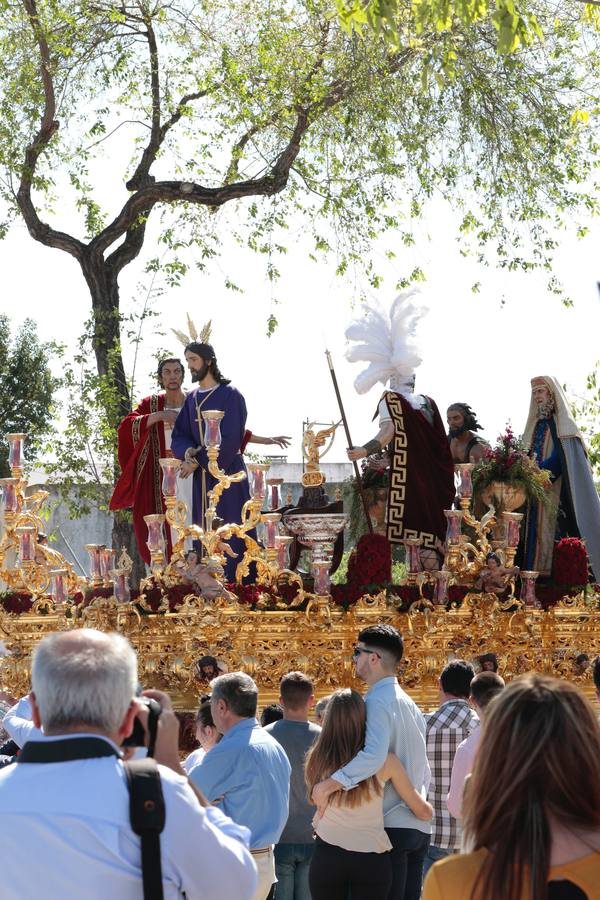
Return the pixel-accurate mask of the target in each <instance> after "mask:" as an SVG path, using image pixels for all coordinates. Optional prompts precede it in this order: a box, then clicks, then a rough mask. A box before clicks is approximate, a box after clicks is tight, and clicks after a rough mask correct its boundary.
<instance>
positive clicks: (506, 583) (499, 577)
mask: <svg viewBox="0 0 600 900" xmlns="http://www.w3.org/2000/svg"><path fill="white" fill-rule="evenodd" d="M519 571H520V569H519V567H518V566H510V567H506V566H505V565H503V563H502V560H501V559H500V557H499V556H498V554H497V553H488V554H487V556H486V558H485V566H484V567H483V568H482V570H481V572H480V573H479V578H478V579H477V581H476V582H475V587H476V588H479V589H480V590H483V591H487V592H488V593H491V594H498V595H500V594H503V593H504V592H505V591H506V590H507V588H509V587H510V585H511V583H512V584H514V581H515V578H516V577H517V575H518V574H519Z"/></svg>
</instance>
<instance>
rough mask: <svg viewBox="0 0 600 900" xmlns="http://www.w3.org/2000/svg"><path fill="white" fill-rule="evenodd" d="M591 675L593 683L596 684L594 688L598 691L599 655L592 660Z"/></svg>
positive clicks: (599, 686) (599, 685) (599, 684)
mask: <svg viewBox="0 0 600 900" xmlns="http://www.w3.org/2000/svg"><path fill="white" fill-rule="evenodd" d="M592 676H593V679H594V684H595V685H596V690H597V691H598V693H600V656H597V657H596V658H595V660H594V661H593V662H592Z"/></svg>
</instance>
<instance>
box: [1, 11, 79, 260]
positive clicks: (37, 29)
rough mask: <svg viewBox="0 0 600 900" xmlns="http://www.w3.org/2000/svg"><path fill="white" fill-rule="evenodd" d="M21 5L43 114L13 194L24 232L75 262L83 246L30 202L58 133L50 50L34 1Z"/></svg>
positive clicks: (28, 148)
mask: <svg viewBox="0 0 600 900" xmlns="http://www.w3.org/2000/svg"><path fill="white" fill-rule="evenodd" d="M23 5H24V7H25V10H26V12H27V16H28V18H29V23H30V25H31V29H32V31H33V35H34V38H35V42H36V44H37V48H38V52H39V55H40V74H41V77H42V87H43V90H44V110H43V113H42V120H41V122H40V128H39V131H38V132H37V134H36V135H35V137H34V138H33V140H32V141H31V143H30V144H29V145H28V146H27V147H26V148H25V159H24V162H23V169H22V171H21V180H20V183H19V188H18V191H17V203H18V205H19V209H20V210H21V214H22V216H23V218H24V219H25V224H26V225H27V230H28V231H29V233H30V235H31V236H32V238H34V240H36V241H39V242H40V243H41V244H45V245H46V246H47V247H55V248H57V249H59V250H64V251H65V252H66V253H70V254H71V255H72V256H74V257H75V258H76V259H80V258H81V254H82V253H83V249H84V245H83V244H82V243H81V241H78V240H77V238H74V237H73V236H72V235H70V234H66V233H65V232H63V231H57V230H55V229H54V228H51V227H50V226H49V225H48V224H47V223H45V222H42V220H41V219H40V217H39V215H38V213H37V210H36V208H35V206H34V204H33V200H32V199H31V189H32V184H33V176H34V173H35V168H36V165H37V162H38V159H39V157H40V155H41V154H42V153H43V152H44V150H45V149H46V147H47V146H48V144H49V143H50V141H51V140H52V137H53V135H54V134H55V133H56V132H57V131H58V128H59V123H58V122H57V121H56V119H55V118H54V116H55V114H56V98H55V95H54V84H53V81H52V75H51V74H50V68H51V66H50V50H49V48H48V42H47V40H46V37H45V35H44V30H43V28H42V26H41V24H40V20H39V16H38V11H37V7H36V3H35V0H23Z"/></svg>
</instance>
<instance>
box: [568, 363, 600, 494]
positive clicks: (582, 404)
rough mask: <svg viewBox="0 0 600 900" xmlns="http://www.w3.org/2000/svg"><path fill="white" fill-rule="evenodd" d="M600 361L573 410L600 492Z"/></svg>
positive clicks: (591, 373) (589, 376) (573, 405)
mask: <svg viewBox="0 0 600 900" xmlns="http://www.w3.org/2000/svg"><path fill="white" fill-rule="evenodd" d="M599 375H600V362H597V363H596V365H595V367H594V369H593V370H592V371H591V372H590V374H589V375H588V377H587V380H586V393H585V395H584V396H579V395H577V399H576V400H575V402H574V403H573V404H572V411H573V415H574V416H575V419H576V421H577V423H578V425H579V429H580V431H581V433H582V435H583V437H584V440H585V442H586V445H587V452H588V457H589V460H590V465H591V467H592V470H593V472H594V477H595V480H596V487H597V488H598V491H599V492H600V377H599Z"/></svg>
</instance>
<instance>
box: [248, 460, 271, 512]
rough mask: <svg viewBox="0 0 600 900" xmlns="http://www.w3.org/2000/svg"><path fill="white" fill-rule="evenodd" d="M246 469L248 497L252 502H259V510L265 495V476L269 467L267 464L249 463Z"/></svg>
mask: <svg viewBox="0 0 600 900" xmlns="http://www.w3.org/2000/svg"><path fill="white" fill-rule="evenodd" d="M247 468H248V479H249V484H250V496H251V497H252V499H253V500H254V501H256V502H258V501H260V508H262V505H263V502H264V499H265V497H266V494H267V481H266V477H265V476H266V474H267V472H268V471H269V469H270V468H271V466H270V464H269V463H250V464H249V465H248V467H247Z"/></svg>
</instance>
